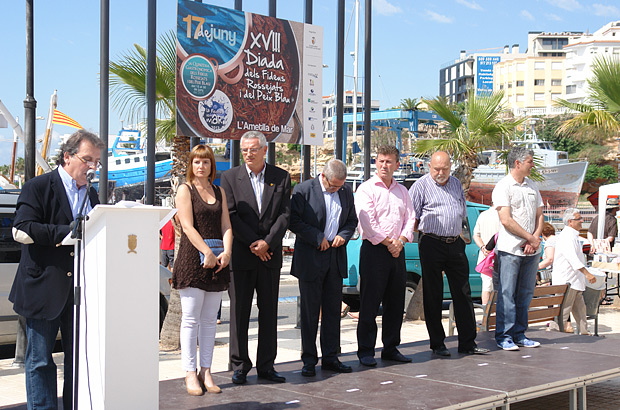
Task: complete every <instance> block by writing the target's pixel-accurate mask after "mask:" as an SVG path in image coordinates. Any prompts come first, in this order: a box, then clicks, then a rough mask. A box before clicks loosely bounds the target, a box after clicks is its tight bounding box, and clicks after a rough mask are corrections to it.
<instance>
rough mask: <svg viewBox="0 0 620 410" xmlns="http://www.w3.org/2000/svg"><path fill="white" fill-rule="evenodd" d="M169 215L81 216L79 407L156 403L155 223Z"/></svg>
mask: <svg viewBox="0 0 620 410" xmlns="http://www.w3.org/2000/svg"><path fill="white" fill-rule="evenodd" d="M173 214H174V211H171V208H166V207H155V206H137V207H132V208H126V207H119V206H114V205H98V206H96V207H95V208H94V209H93V210H92V211H91V212H90V214H89V215H88V218H89V219H88V221H86V225H85V234H84V240H83V243H84V252H83V261H84V265H83V269H81V272H82V275H81V306H80V331H79V376H78V408H79V409H91V408H92V409H148V410H152V409H157V408H158V407H159V336H158V332H159V228H160V226H161V225H163V223H165V222H166V221H167V220H168V219H170V217H171V216H172V215H173ZM75 254H76V255H78V252H77V250H76V252H75ZM77 263H79V261H78V260H77V258H76V264H77ZM78 271H79V270H78V269H77V267H76V269H75V272H78Z"/></svg>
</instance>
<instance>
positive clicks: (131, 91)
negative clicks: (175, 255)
mask: <svg viewBox="0 0 620 410" xmlns="http://www.w3.org/2000/svg"><path fill="white" fill-rule="evenodd" d="M176 59H177V56H176V37H175V33H174V32H173V31H172V30H171V31H169V32H167V33H165V34H163V35H162V36H160V38H159V41H158V42H157V59H156V62H155V70H156V72H155V99H156V104H157V106H156V115H157V116H158V117H159V118H158V119H157V120H156V121H155V125H156V134H157V137H156V140H158V141H160V140H162V139H163V140H165V141H167V142H173V149H172V152H173V164H174V165H173V169H172V173H173V178H172V181H171V182H172V187H173V194H172V197H173V200H174V196H175V193H176V189H175V188H176V187H177V186H178V177H182V176H183V175H184V174H185V166H184V165H185V161H178V158H177V157H178V156H179V154H180V155H183V154H185V155H186V154H187V152H188V151H189V149H188V148H189V143H187V138H180V137H176V105H175V104H176V103H175V101H176V99H175V95H176V94H175V92H176V89H175V70H176ZM146 64H147V51H146V49H145V48H144V47H142V46H140V45H138V44H134V49H131V50H129V51H127V52H125V53H123V54H122V55H121V56H120V58H119V59H118V60H117V61H111V62H110V74H111V75H110V92H111V96H112V106H113V107H114V108H116V109H118V110H119V112H120V113H121V115H122V116H126V118H127V119H128V120H129V121H130V122H135V123H138V122H141V121H143V120H144V117H145V110H146ZM173 206H174V205H173ZM175 230H176V232H177V235H176V236H177V241H176V243H175V251H176V252H178V238H179V236H180V227H179V226H178V224H177V223H175ZM180 326H181V300H180V297H179V292H178V291H177V290H176V289H171V291H170V302H169V304H168V313H167V314H166V319H165V320H164V325H163V328H162V331H161V335H160V339H161V344H162V348H163V349H165V350H174V349H178V348H179V346H180V342H179V340H180V339H179V330H180Z"/></svg>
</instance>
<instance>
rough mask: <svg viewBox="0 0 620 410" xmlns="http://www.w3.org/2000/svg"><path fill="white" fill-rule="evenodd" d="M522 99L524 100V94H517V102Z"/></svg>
mask: <svg viewBox="0 0 620 410" xmlns="http://www.w3.org/2000/svg"><path fill="white" fill-rule="evenodd" d="M523 101H525V95H523V94H517V102H523Z"/></svg>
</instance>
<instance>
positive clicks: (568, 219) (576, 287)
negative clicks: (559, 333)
mask: <svg viewBox="0 0 620 410" xmlns="http://www.w3.org/2000/svg"><path fill="white" fill-rule="evenodd" d="M563 220H564V229H563V230H562V232H561V233H560V234H559V235H558V236H557V240H556V246H555V257H554V261H553V274H552V283H553V284H554V285H563V284H565V283H568V284H570V289H569V290H568V293H567V294H566V297H565V298H564V317H563V318H562V324H563V325H564V331H565V332H572V327H571V326H570V325H568V324H567V322H568V315H569V314H570V313H571V312H572V313H573V317H574V318H575V322H576V323H577V326H578V329H579V332H580V333H581V334H582V335H587V334H589V333H588V323H587V321H586V304H585V302H584V300H583V292H584V291H585V290H586V280H587V281H588V282H590V283H594V282H596V278H595V277H594V275H592V274H591V273H590V272H588V270H587V269H586V266H585V257H584V255H583V251H582V247H581V241H580V240H579V230H580V229H581V223H582V221H583V218H582V217H581V214H580V213H579V211H578V210H577V209H576V208H568V209H567V210H566V211H564V215H563Z"/></svg>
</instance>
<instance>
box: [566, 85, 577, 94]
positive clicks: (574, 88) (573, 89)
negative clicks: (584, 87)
mask: <svg viewBox="0 0 620 410" xmlns="http://www.w3.org/2000/svg"><path fill="white" fill-rule="evenodd" d="M575 92H577V86H576V85H575V84H572V85H567V86H566V94H575Z"/></svg>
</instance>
